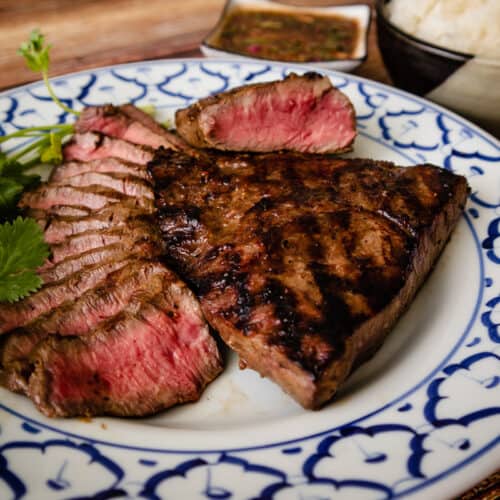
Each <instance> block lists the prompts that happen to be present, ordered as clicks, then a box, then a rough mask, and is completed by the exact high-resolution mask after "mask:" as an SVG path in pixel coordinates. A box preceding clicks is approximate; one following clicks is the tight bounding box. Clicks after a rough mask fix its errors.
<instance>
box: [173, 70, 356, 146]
mask: <svg viewBox="0 0 500 500" xmlns="http://www.w3.org/2000/svg"><path fill="white" fill-rule="evenodd" d="M175 123H176V125H177V131H178V132H179V134H180V135H181V137H182V138H183V139H185V140H186V141H187V142H188V143H189V144H191V145H192V146H196V147H200V148H216V149H221V150H232V151H257V152H266V151H277V150H291V151H300V152H304V153H340V152H343V151H348V150H349V149H350V148H351V144H352V142H353V141H354V138H355V136H356V123H355V113H354V108H353V107H352V104H351V103H350V101H349V99H348V98H347V97H346V96H345V95H344V94H343V93H342V92H340V91H339V90H337V89H336V88H335V87H333V86H332V84H331V83H330V80H329V79H328V78H327V77H326V76H321V75H319V74H317V73H306V74H305V75H303V76H297V75H295V74H291V75H290V76H288V77H287V78H285V79H284V80H283V81H278V82H271V83H258V84H254V85H245V86H243V87H240V88H237V89H234V90H231V91H229V92H224V93H221V94H217V95H214V96H211V97H207V98H206V99H201V100H200V101H198V102H196V103H194V104H193V105H191V106H190V107H188V108H186V109H181V110H179V111H177V113H176V115H175Z"/></svg>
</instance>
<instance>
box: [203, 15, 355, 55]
mask: <svg viewBox="0 0 500 500" xmlns="http://www.w3.org/2000/svg"><path fill="white" fill-rule="evenodd" d="M358 31H359V27H358V23H357V22H356V21H355V20H353V19H349V18H346V17H341V16H325V15H316V14H309V13H307V14H305V13H299V14H291V13H287V12H280V11H273V10H253V9H252V10H250V9H236V10H235V11H234V12H232V13H231V14H229V16H228V17H227V18H226V20H225V22H224V24H223V25H222V27H221V28H220V30H219V33H218V35H216V37H215V39H214V40H213V41H212V42H211V44H212V45H213V46H214V47H216V48H220V49H223V50H228V51H231V52H238V53H240V54H244V55H248V56H251V57H259V58H263V59H271V60H273V61H289V62H312V61H329V60H332V59H351V58H352V57H353V53H354V51H355V49H356V43H357V39H358Z"/></svg>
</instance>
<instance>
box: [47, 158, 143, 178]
mask: <svg viewBox="0 0 500 500" xmlns="http://www.w3.org/2000/svg"><path fill="white" fill-rule="evenodd" d="M87 172H94V173H98V172H99V173H105V174H110V173H112V174H128V175H131V176H132V177H139V178H142V179H148V178H149V174H148V171H147V170H146V169H145V168H144V166H143V165H138V164H136V163H130V162H127V161H125V160H120V159H118V158H113V157H109V158H102V159H99V160H92V161H89V162H83V161H68V162H66V163H63V164H62V165H60V166H59V167H57V168H55V169H54V171H53V172H52V174H51V176H50V180H51V181H56V182H57V181H62V180H64V179H68V178H70V177H74V176H77V175H82V174H86V173H87Z"/></svg>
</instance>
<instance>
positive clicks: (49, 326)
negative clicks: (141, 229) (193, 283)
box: [0, 260, 176, 392]
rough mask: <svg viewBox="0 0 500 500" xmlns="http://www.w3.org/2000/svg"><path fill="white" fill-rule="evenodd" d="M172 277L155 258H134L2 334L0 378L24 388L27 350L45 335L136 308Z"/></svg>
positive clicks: (78, 331) (84, 328) (83, 329)
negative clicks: (81, 291) (48, 310)
mask: <svg viewBox="0 0 500 500" xmlns="http://www.w3.org/2000/svg"><path fill="white" fill-rule="evenodd" d="M175 279H176V277H175V276H174V275H173V274H172V273H171V272H170V271H168V270H167V269H166V268H165V266H163V265H161V264H159V263H158V262H148V261H144V260H137V261H135V262H132V263H131V264H130V265H129V266H127V267H126V268H124V269H123V268H122V269H120V270H119V271H116V272H114V273H111V274H110V275H109V276H108V277H107V278H106V280H105V281H104V282H103V283H102V284H100V285H99V286H97V287H96V288H93V289H91V290H88V291H87V292H85V293H84V294H83V295H82V296H81V297H80V298H78V299H77V300H76V301H74V302H72V301H69V302H66V303H64V304H63V305H61V306H60V307H58V308H57V309H55V310H54V311H52V312H51V313H48V314H46V315H43V316H41V317H40V318H38V319H37V320H36V321H35V322H33V323H31V324H29V325H27V326H26V327H24V328H22V329H17V330H13V331H12V332H10V333H9V334H8V335H6V336H5V340H4V341H3V343H2V345H1V346H0V366H1V367H3V368H2V370H1V371H0V378H1V379H2V382H3V385H6V386H7V387H8V388H9V389H11V390H14V391H15V392H25V391H26V389H27V384H28V379H29V376H30V374H31V369H32V368H31V367H32V364H31V362H30V359H29V357H30V354H31V352H32V350H33V349H34V348H35V347H36V345H37V344H38V343H39V342H40V341H41V340H43V339H44V338H46V337H48V336H49V335H62V336H67V335H86V334H87V333H89V332H91V331H92V330H93V329H94V328H96V327H97V326H98V325H99V324H100V323H102V322H103V321H105V320H107V319H109V318H112V317H113V316H115V315H117V314H119V313H120V312H122V311H124V310H127V311H128V312H136V311H137V310H138V308H139V307H140V304H141V303H142V302H144V301H145V300H150V299H152V298H153V297H154V296H155V295H157V294H159V293H161V292H162V290H163V289H164V288H165V287H167V286H168V283H169V282H171V281H172V280H175Z"/></svg>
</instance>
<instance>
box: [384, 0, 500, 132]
mask: <svg viewBox="0 0 500 500" xmlns="http://www.w3.org/2000/svg"><path fill="white" fill-rule="evenodd" d="M390 1H391V0H377V2H376V4H375V5H376V12H377V33H378V43H379V47H380V52H381V54H382V58H383V60H384V63H385V66H386V68H387V71H388V72H389V74H390V76H391V78H392V80H393V82H394V84H395V85H396V86H397V87H400V88H402V89H404V90H407V91H409V92H411V93H413V94H417V95H420V96H425V97H426V98H427V99H430V100H432V101H434V102H437V103H439V104H441V105H443V106H445V107H448V108H450V109H453V110H454V111H456V112H458V113H460V114H462V115H464V116H466V117H467V118H470V119H471V120H473V121H475V122H477V123H479V124H480V125H481V126H483V127H484V128H486V129H488V130H489V131H490V132H493V134H494V135H496V136H497V137H500V113H499V112H498V106H495V104H494V103H495V101H497V100H498V99H500V91H499V87H498V81H500V61H497V60H492V59H484V58H481V57H476V56H474V55H473V54H465V53H462V52H457V51H454V50H450V49H447V48H443V47H439V46H437V45H434V44H432V43H429V42H427V41H425V40H421V39H418V38H416V37H414V36H412V35H410V34H409V33H406V32H404V31H403V30H402V29H401V28H399V27H397V26H395V25H394V24H392V23H391V22H390V21H389V19H388V18H387V9H386V6H387V4H388V3H389V2H390Z"/></svg>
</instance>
